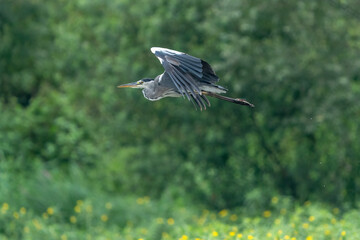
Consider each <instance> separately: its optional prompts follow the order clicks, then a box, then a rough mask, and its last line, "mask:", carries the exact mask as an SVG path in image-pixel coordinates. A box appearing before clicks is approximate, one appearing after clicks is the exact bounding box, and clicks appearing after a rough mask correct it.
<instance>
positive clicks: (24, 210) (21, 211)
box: [20, 207, 26, 215]
mask: <svg viewBox="0 0 360 240" xmlns="http://www.w3.org/2000/svg"><path fill="white" fill-rule="evenodd" d="M20 213H21V214H22V215H24V214H26V208H24V207H22V208H20Z"/></svg>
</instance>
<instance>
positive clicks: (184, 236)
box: [180, 235, 189, 240]
mask: <svg viewBox="0 0 360 240" xmlns="http://www.w3.org/2000/svg"><path fill="white" fill-rule="evenodd" d="M188 239H189V238H188V236H186V235H182V236H181V238H180V240H188Z"/></svg>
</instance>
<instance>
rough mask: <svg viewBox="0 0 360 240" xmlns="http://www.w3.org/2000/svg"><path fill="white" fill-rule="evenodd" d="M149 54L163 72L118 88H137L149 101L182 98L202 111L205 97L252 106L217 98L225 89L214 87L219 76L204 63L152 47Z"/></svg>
mask: <svg viewBox="0 0 360 240" xmlns="http://www.w3.org/2000/svg"><path fill="white" fill-rule="evenodd" d="M151 52H152V53H154V54H155V56H156V57H157V58H158V59H159V60H160V63H161V64H162V65H163V67H164V69H165V71H164V72H163V73H162V74H160V75H158V76H157V77H155V78H154V79H153V78H144V79H141V80H139V81H137V82H133V83H127V84H123V85H120V86H118V87H119V88H141V89H143V90H142V92H143V94H144V97H145V98H146V99H148V100H150V101H156V100H159V99H161V98H164V97H181V96H182V97H184V98H185V97H186V98H187V99H188V100H189V101H192V102H193V104H194V106H195V108H196V106H198V107H199V108H200V110H202V109H205V110H206V105H208V106H210V102H209V100H208V99H207V98H206V96H210V97H215V98H218V99H221V100H225V101H228V102H232V103H236V104H240V105H245V106H249V107H254V105H253V104H251V103H249V102H247V101H246V100H244V99H239V98H230V97H226V96H223V95H220V94H223V93H226V92H227V89H226V88H224V87H222V86H219V85H217V84H216V83H217V82H218V81H219V77H218V76H216V74H215V72H214V70H213V69H212V68H211V66H210V65H209V64H208V63H207V62H205V61H204V60H202V59H200V58H197V57H193V56H190V55H188V54H186V53H182V52H179V51H175V50H171V49H167V48H160V47H152V48H151Z"/></svg>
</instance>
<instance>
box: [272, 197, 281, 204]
mask: <svg viewBox="0 0 360 240" xmlns="http://www.w3.org/2000/svg"><path fill="white" fill-rule="evenodd" d="M271 202H272V203H273V204H277V203H278V202H279V198H277V197H273V198H272V199H271Z"/></svg>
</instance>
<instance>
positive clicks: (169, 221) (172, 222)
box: [167, 218, 175, 225]
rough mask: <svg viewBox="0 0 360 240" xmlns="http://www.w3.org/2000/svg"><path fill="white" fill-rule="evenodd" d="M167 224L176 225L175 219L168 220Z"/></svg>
mask: <svg viewBox="0 0 360 240" xmlns="http://www.w3.org/2000/svg"><path fill="white" fill-rule="evenodd" d="M167 223H168V224H169V225H174V223H175V220H174V219H173V218H168V220H167Z"/></svg>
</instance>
